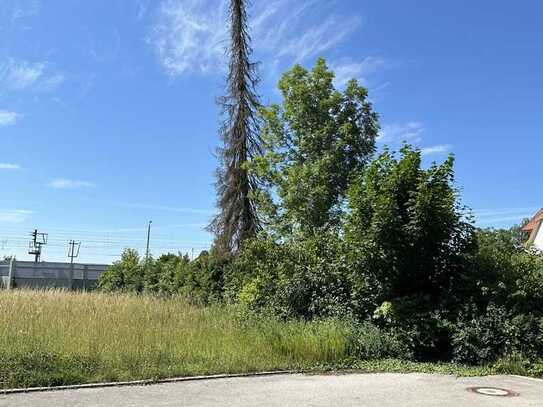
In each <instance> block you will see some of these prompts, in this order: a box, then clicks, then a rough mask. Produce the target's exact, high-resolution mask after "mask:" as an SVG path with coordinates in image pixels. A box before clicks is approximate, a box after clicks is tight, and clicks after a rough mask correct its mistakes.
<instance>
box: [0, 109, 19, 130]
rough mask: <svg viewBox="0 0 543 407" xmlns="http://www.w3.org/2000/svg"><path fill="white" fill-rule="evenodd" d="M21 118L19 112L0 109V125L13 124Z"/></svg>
mask: <svg viewBox="0 0 543 407" xmlns="http://www.w3.org/2000/svg"><path fill="white" fill-rule="evenodd" d="M20 118H21V115H20V114H19V113H15V112H9V111H7V110H0V127H3V126H13V125H14V124H15V123H17V121H18V120H19V119H20Z"/></svg>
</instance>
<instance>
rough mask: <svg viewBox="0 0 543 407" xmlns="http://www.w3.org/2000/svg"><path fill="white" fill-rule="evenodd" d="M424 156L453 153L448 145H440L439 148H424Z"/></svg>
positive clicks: (422, 150)
mask: <svg viewBox="0 0 543 407" xmlns="http://www.w3.org/2000/svg"><path fill="white" fill-rule="evenodd" d="M420 151H421V153H422V155H432V154H445V153H448V152H450V151H451V146H450V145H448V144H439V145H437V146H430V147H424V148H422V149H421V150H420Z"/></svg>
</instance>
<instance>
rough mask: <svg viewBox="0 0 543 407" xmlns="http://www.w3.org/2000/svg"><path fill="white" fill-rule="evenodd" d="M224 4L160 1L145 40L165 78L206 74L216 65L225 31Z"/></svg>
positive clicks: (177, 0)
mask: <svg viewBox="0 0 543 407" xmlns="http://www.w3.org/2000/svg"><path fill="white" fill-rule="evenodd" d="M226 4H227V3H226V1H220V2H217V1H199V0H164V1H162V3H161V4H160V6H159V13H158V19H157V23H156V25H155V26H154V28H153V30H152V32H151V35H150V37H149V39H148V41H149V43H151V44H152V45H153V46H154V48H155V52H156V54H157V56H158V59H159V61H160V63H161V65H162V67H163V68H164V70H165V72H166V73H167V74H168V75H169V76H171V77H174V76H179V75H182V74H184V73H186V72H190V71H199V72H207V71H208V70H209V69H210V68H211V67H216V66H217V65H218V61H219V60H220V58H221V56H222V54H223V48H224V43H223V42H224V40H225V38H226V32H227V31H226V27H225V18H224V16H225V15H226Z"/></svg>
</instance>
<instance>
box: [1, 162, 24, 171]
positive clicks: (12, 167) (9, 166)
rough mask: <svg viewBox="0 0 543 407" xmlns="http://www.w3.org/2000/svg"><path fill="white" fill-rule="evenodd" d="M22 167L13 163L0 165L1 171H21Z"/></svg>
mask: <svg viewBox="0 0 543 407" xmlns="http://www.w3.org/2000/svg"><path fill="white" fill-rule="evenodd" d="M20 169H21V166H20V165H19V164H11V163H0V170H20Z"/></svg>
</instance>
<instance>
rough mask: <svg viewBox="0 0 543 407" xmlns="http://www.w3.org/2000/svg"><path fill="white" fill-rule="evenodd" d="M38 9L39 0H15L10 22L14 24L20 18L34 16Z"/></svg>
mask: <svg viewBox="0 0 543 407" xmlns="http://www.w3.org/2000/svg"><path fill="white" fill-rule="evenodd" d="M40 9H41V3H40V1H39V0H17V1H15V4H14V7H13V12H12V13H11V23H12V24H16V23H17V21H18V20H20V19H22V18H26V17H32V16H35V15H37V14H38V13H39V12H40Z"/></svg>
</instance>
